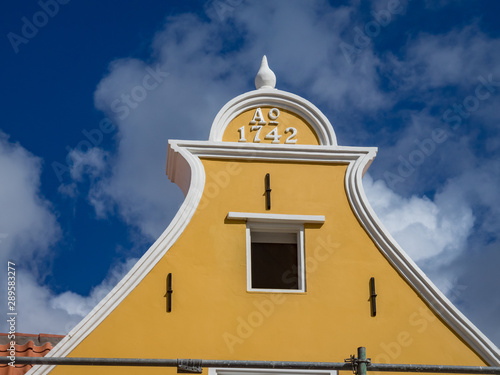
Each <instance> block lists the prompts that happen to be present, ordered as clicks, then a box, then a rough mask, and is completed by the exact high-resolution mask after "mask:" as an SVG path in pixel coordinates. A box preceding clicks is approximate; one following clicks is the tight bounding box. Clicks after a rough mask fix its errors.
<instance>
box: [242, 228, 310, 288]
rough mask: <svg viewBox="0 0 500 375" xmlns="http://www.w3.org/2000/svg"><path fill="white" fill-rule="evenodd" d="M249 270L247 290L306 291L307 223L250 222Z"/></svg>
mask: <svg viewBox="0 0 500 375" xmlns="http://www.w3.org/2000/svg"><path fill="white" fill-rule="evenodd" d="M248 242H249V244H248ZM247 272H248V290H255V291H258V290H260V291H262V290H267V291H276V290H279V291H283V290H288V291H305V270H304V226H303V225H295V226H290V225H284V224H274V225H270V224H262V223H247Z"/></svg>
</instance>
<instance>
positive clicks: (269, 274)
mask: <svg viewBox="0 0 500 375" xmlns="http://www.w3.org/2000/svg"><path fill="white" fill-rule="evenodd" d="M227 219H228V220H245V221H246V225H247V227H246V258H247V290H248V291H252V292H279V293H297V292H299V293H300V292H305V291H306V273H305V249H304V237H305V235H304V224H307V223H309V224H323V223H324V221H325V217H324V216H320V215H283V214H262V213H259V214H257V213H248V212H229V213H228V215H227Z"/></svg>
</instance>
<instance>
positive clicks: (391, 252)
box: [345, 156, 500, 366]
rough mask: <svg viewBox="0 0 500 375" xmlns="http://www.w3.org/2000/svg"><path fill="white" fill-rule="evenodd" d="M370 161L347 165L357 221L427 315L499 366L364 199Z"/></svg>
mask: <svg viewBox="0 0 500 375" xmlns="http://www.w3.org/2000/svg"><path fill="white" fill-rule="evenodd" d="M369 162H370V161H369V160H367V156H365V157H361V158H359V159H358V160H357V161H356V162H355V163H353V164H350V165H349V167H348V170H347V175H346V180H345V184H346V191H347V194H348V197H349V201H350V203H351V206H352V208H353V211H354V213H355V214H356V216H357V217H358V220H359V221H360V223H361V224H362V225H363V227H364V228H365V230H366V232H367V233H368V234H369V235H370V237H371V238H372V240H373V241H374V243H375V244H376V245H377V247H378V248H379V249H380V251H381V252H382V254H384V256H385V257H386V259H387V260H388V261H389V262H390V263H391V264H392V265H393V266H394V268H395V269H396V270H397V271H398V272H399V273H400V275H401V276H402V277H403V278H404V279H405V280H406V281H407V282H408V283H409V284H410V285H411V286H412V288H413V289H414V290H415V291H416V292H417V293H419V294H420V295H421V296H422V298H423V299H424V301H425V302H426V303H427V305H428V306H429V308H430V309H431V311H434V312H435V313H436V314H437V315H438V316H440V317H441V319H442V320H443V321H444V322H445V323H446V324H448V326H449V327H451V329H452V330H454V331H455V332H456V333H457V334H458V335H459V336H460V337H461V338H462V339H463V340H464V341H465V342H466V343H467V344H469V345H470V347H471V348H472V349H474V350H475V351H476V352H477V353H478V354H479V355H480V356H481V357H482V358H483V359H484V360H485V361H486V362H487V363H488V364H489V365H490V366H499V365H500V351H499V349H498V348H497V347H496V346H495V344H493V342H491V341H490V340H489V339H488V338H487V337H486V336H485V335H484V334H483V333H482V332H481V331H480V330H479V329H478V328H477V327H476V326H475V325H474V324H473V323H472V322H471V321H470V320H469V319H467V318H466V317H465V315H463V314H462V313H461V312H460V311H459V310H458V309H457V308H456V307H455V306H454V305H453V304H452V303H451V301H450V300H449V299H448V298H447V297H446V296H445V295H444V294H443V293H442V292H441V291H440V290H439V289H438V288H437V287H436V286H435V285H434V284H433V283H432V281H431V280H430V279H429V278H428V277H427V276H426V275H425V274H424V273H423V271H422V270H421V269H420V268H419V267H418V266H417V265H416V264H415V262H414V261H413V260H412V259H411V258H410V257H409V256H408V255H407V254H406V253H405V252H404V251H403V249H402V248H401V247H400V246H399V244H398V243H397V242H396V240H394V238H393V237H392V236H391V234H390V233H389V232H388V231H387V229H386V228H385V227H384V226H383V224H382V223H381V222H380V220H379V219H378V217H377V215H376V214H375V211H373V209H372V207H371V205H370V203H369V202H368V199H367V197H366V195H365V192H364V188H363V183H362V181H361V179H362V175H363V174H364V171H366V168H367V165H368V163H369Z"/></svg>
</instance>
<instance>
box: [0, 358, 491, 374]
mask: <svg viewBox="0 0 500 375" xmlns="http://www.w3.org/2000/svg"><path fill="white" fill-rule="evenodd" d="M358 355H359V354H358ZM9 362H12V361H11V359H10V358H9V357H0V364H7V363H9ZM193 363H195V364H197V365H199V366H200V367H219V368H220V367H223V368H237V367H240V368H266V369H302V370H338V371H349V372H351V371H352V363H349V362H347V363H346V362H287V361H226V360H204V359H203V360H201V359H198V360H193V359H150V358H71V357H62V358H61V357H16V358H15V364H19V365H29V364H31V365H59V366H61V365H64V366H151V367H180V366H186V365H187V366H190V365H192V364H193ZM365 366H366V370H367V371H382V372H427V373H449V374H498V375H500V367H487V366H444V365H408V364H384V363H380V364H376V363H372V364H366V363H365Z"/></svg>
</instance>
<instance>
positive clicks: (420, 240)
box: [0, 0, 500, 345]
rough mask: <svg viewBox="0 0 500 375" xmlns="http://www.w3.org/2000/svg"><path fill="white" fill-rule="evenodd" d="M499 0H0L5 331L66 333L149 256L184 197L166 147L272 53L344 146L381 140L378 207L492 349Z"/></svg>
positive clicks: (499, 337) (197, 135)
mask: <svg viewBox="0 0 500 375" xmlns="http://www.w3.org/2000/svg"><path fill="white" fill-rule="evenodd" d="M499 12H500V3H497V2H494V1H447V0H441V1H422V2H417V1H410V2H408V1H403V0H401V1H397V0H394V1H371V2H369V1H364V2H360V1H338V2H337V1H330V2H327V1H251V2H250V1H243V0H214V1H208V2H202V1H168V2H167V1H154V0H149V1H138V0H131V1H126V2H118V1H106V2H97V1H92V0H89V1H85V2H82V1H76V0H71V1H68V0H64V1H63V0H59V1H58V2H56V1H55V0H47V1H44V0H41V1H39V2H37V1H25V2H18V3H16V2H10V3H9V4H6V5H4V10H3V12H2V13H1V15H0V19H1V22H0V25H1V28H2V30H1V31H2V32H1V34H2V43H1V44H0V48H1V56H2V59H1V64H2V67H3V69H2V83H3V85H2V88H1V90H2V101H1V102H0V108H1V109H2V120H1V122H0V172H1V182H2V183H1V184H0V207H1V209H0V241H1V242H0V249H1V251H0V261H1V262H2V263H3V264H6V263H7V260H11V261H14V262H15V263H16V265H17V269H18V276H17V278H18V280H17V282H18V286H19V289H18V296H17V298H18V305H19V314H20V316H19V321H18V327H17V328H18V331H20V332H29V333H39V332H43V333H67V332H68V331H69V330H70V329H71V328H72V327H73V326H74V325H75V324H76V323H77V322H78V321H80V320H81V319H82V317H83V316H85V314H86V313H87V312H88V311H90V309H91V308H92V307H93V306H94V305H95V304H96V303H97V302H99V301H100V299H101V298H102V297H104V295H105V294H106V293H107V292H108V291H109V290H110V288H112V287H113V286H114V285H115V284H116V283H117V282H118V281H119V280H120V278H121V277H122V276H123V275H124V273H125V272H126V271H127V270H128V269H129V268H130V267H131V266H132V265H133V264H134V262H135V261H136V260H137V259H138V258H139V257H140V256H141V255H142V254H143V253H144V252H145V251H146V250H147V249H148V247H149V245H150V244H151V243H152V242H153V241H154V240H155V239H156V238H157V237H158V236H159V235H160V234H161V232H162V231H163V230H164V229H165V228H166V227H167V225H168V223H169V222H170V220H171V219H172V217H173V216H174V214H175V212H176V210H177V209H178V208H179V206H180V204H181V202H182V199H183V197H182V194H181V192H180V189H179V188H178V187H176V186H175V185H173V184H171V183H170V182H169V181H168V179H167V177H166V176H165V172H164V171H165V163H166V150H167V140H168V139H193V140H206V139H208V134H209V131H210V125H211V123H212V120H213V118H214V117H215V115H216V114H217V112H218V110H219V109H220V108H221V107H222V106H223V105H224V104H225V103H226V102H227V101H228V100H230V99H232V98H233V97H235V96H237V95H239V94H241V93H243V92H246V91H249V90H252V89H253V88H254V86H253V79H254V77H255V73H256V72H257V70H258V68H259V64H260V59H261V58H262V55H264V54H266V55H267V56H268V59H269V64H270V66H271V68H272V69H273V70H274V72H275V73H276V76H277V87H278V88H279V89H282V90H286V91H290V92H292V93H295V94H298V95H301V96H303V97H304V98H306V99H308V100H310V101H311V102H313V103H314V104H316V105H317V106H318V107H319V108H320V109H321V110H322V111H323V112H324V113H325V115H326V116H327V117H328V118H329V119H330V121H331V122H332V124H333V126H334V129H335V131H336V134H337V138H338V141H339V144H340V145H345V146H377V147H379V154H378V156H377V158H376V159H375V162H374V163H373V164H372V166H371V168H370V170H369V173H368V174H367V175H366V176H365V180H364V183H365V188H366V191H367V195H368V197H369V199H370V201H371V203H372V205H373V207H374V209H375V211H376V212H377V213H378V214H379V216H380V218H381V220H382V222H383V223H384V224H385V225H386V226H387V227H388V229H389V230H390V231H391V233H392V234H393V235H394V236H395V238H396V239H397V240H398V242H399V243H400V244H401V245H402V247H403V248H404V249H405V250H406V251H407V252H408V253H409V254H410V256H412V258H413V259H414V260H415V261H416V262H417V263H418V264H419V265H420V267H421V268H422V269H423V270H424V271H425V272H426V273H427V274H428V275H429V276H430V277H431V278H432V280H433V281H434V282H435V283H436V284H437V285H438V286H439V287H440V289H441V290H442V291H443V292H445V293H446V294H447V296H448V297H449V298H450V299H451V300H452V301H453V302H454V303H455V305H456V306H457V307H458V308H459V309H460V310H461V311H462V312H464V313H465V315H466V316H467V317H468V318H469V319H471V320H472V321H473V322H474V324H476V325H477V326H478V327H479V328H480V329H481V330H482V331H483V332H484V333H485V334H486V335H487V336H488V337H489V338H490V339H491V340H493V341H494V342H495V343H496V344H497V345H499V343H500V324H498V316H500V296H499V294H498V288H499V286H500V273H499V272H498V264H500V242H499V240H500V239H499V235H498V233H500V204H499V202H498V188H499V186H500V159H499V154H500V134H499V131H498V128H499V127H498V125H499V120H500V115H499V114H498V110H497V108H498V106H499V103H500V24H499V23H498V14H499ZM2 293H5V291H2ZM2 298H4V297H2ZM2 327H3V328H2ZM6 329H7V327H6V325H5V323H2V325H0V330H1V331H6Z"/></svg>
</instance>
